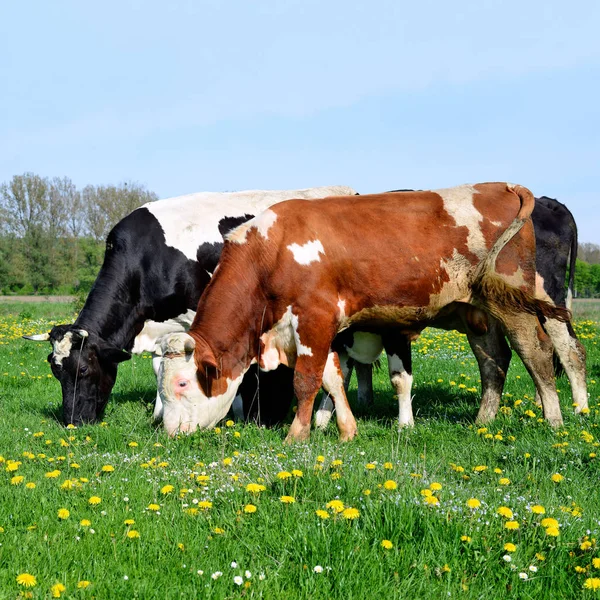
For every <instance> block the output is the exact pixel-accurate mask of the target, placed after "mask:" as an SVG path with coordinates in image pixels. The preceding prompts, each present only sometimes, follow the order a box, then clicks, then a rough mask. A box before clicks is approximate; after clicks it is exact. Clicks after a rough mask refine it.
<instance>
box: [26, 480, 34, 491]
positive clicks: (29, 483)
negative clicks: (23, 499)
mask: <svg viewBox="0 0 600 600" xmlns="http://www.w3.org/2000/svg"><path fill="white" fill-rule="evenodd" d="M25 487H26V488H27V489H28V490H34V489H35V483H33V481H28V482H27V483H26V484H25Z"/></svg>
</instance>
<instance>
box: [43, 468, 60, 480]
mask: <svg viewBox="0 0 600 600" xmlns="http://www.w3.org/2000/svg"><path fill="white" fill-rule="evenodd" d="M59 475H60V471H59V470H58V469H55V470H54V471H49V472H48V473H46V475H45V476H46V477H47V478H48V479H56V478H57V477H58V476H59Z"/></svg>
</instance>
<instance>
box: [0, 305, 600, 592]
mask: <svg viewBox="0 0 600 600" xmlns="http://www.w3.org/2000/svg"><path fill="white" fill-rule="evenodd" d="M72 313H73V311H72V308H71V307H70V305H68V304H40V305H37V304H36V305H34V304H20V305H19V304H11V303H7V304H1V305H0V398H1V409H0V410H1V411H2V412H1V415H2V417H1V419H0V440H1V441H0V455H1V456H0V463H1V464H0V467H1V468H2V470H3V473H2V475H1V476H0V599H4V598H17V597H28V598H52V597H56V598H58V597H63V598H90V599H91V598H97V599H99V600H104V599H108V598H140V599H154V598H156V599H165V598H211V599H213V598H214V599H218V598H238V597H247V598H274V599H275V598H276V599H280V598H285V599H293V598H311V599H313V600H316V599H320V598H344V599H345V600H350V599H365V598H378V597H383V598H442V597H444V598H445V597H448V596H450V597H455V596H456V597H460V598H486V600H492V599H495V598H535V599H540V598H574V597H590V598H592V597H596V598H598V597H600V492H599V484H600V478H599V476H600V456H599V455H600V448H599V446H600V443H599V442H598V437H599V435H600V432H599V428H598V424H599V423H600V348H599V345H598V340H599V334H600V329H599V321H600V303H598V302H580V303H578V304H577V306H576V317H577V321H576V329H577V332H578V334H579V337H580V339H581V340H582V341H583V343H584V344H585V345H586V347H587V351H588V384H589V391H590V409H591V410H590V412H589V414H588V415H586V416H585V417H582V416H575V415H574V413H573V409H572V406H571V399H570V389H569V384H568V381H567V380H566V378H562V379H559V380H558V388H559V390H560V397H561V405H562V410H563V416H564V418H565V427H564V428H562V429H560V430H559V431H553V430H551V429H550V428H549V427H548V426H547V425H546V424H545V422H544V421H543V420H542V418H541V414H540V409H538V408H537V407H536V406H535V404H534V402H533V400H532V399H533V395H534V389H533V384H532V382H531V379H530V378H529V376H528V375H527V373H526V371H525V369H524V368H523V366H522V364H521V363H520V361H519V359H518V358H517V357H514V359H513V363H512V365H511V368H510V372H509V378H508V382H507V386H506V390H505V396H504V401H503V406H502V408H501V412H500V414H499V416H498V418H497V419H496V421H494V422H493V423H492V424H490V425H489V426H488V427H487V428H479V427H477V426H476V425H475V424H474V418H475V415H476V413H477V408H478V398H479V390H480V384H479V378H478V370H477V366H476V363H475V360H474V358H473V356H472V354H471V352H470V350H469V347H468V344H467V342H466V339H465V338H464V337H463V336H461V335H459V334H456V333H448V332H442V331H436V330H428V331H427V332H426V334H425V335H424V336H422V338H421V339H420V340H419V342H418V343H417V344H415V347H414V351H413V353H414V357H415V359H414V376H415V382H416V386H415V389H414V394H415V400H414V407H415V417H416V426H415V428H414V429H413V430H409V431H406V430H403V431H400V432H399V431H398V430H397V428H396V426H395V419H396V418H397V405H396V403H395V401H394V398H393V396H392V392H391V390H390V387H389V382H388V381H387V369H386V368H385V365H383V368H382V369H381V370H380V371H378V372H377V373H376V375H375V386H376V389H375V401H376V403H375V407H374V408H372V409H370V410H369V411H368V413H359V414H358V415H357V416H358V417H359V438H358V439H357V440H356V441H354V442H351V443H348V444H340V443H339V442H338V441H337V429H336V428H335V425H334V424H331V425H330V426H329V428H328V430H327V431H326V432H324V433H320V432H314V431H313V434H312V438H311V440H310V443H307V444H302V445H295V446H292V447H288V446H284V445H283V443H282V442H283V438H284V437H285V434H286V431H287V425H285V426H283V427H281V428H275V429H271V430H266V429H261V428H257V427H255V426H253V425H243V424H233V423H232V422H227V423H223V425H222V426H221V427H219V428H217V429H215V430H212V431H205V432H201V433H198V434H196V435H193V436H190V437H180V438H177V439H169V438H167V437H166V436H165V434H164V433H163V431H162V430H161V429H160V428H156V427H154V426H153V425H152V422H151V415H152V413H151V402H153V398H154V395H155V389H156V388H155V382H154V377H153V374H152V369H151V361H150V360H149V358H148V357H137V358H134V359H133V360H132V361H130V362H128V363H124V364H123V365H122V366H121V368H120V371H119V378H118V381H117V385H116V387H115V390H114V393H113V397H112V400H111V402H110V403H109V407H108V409H107V412H106V416H105V421H104V422H103V423H102V424H100V425H96V426H89V427H83V428H79V429H65V428H64V427H62V426H61V425H60V423H59V422H58V421H57V417H58V416H59V414H60V413H59V408H60V385H59V383H58V382H57V381H56V380H55V379H54V378H53V377H52V376H51V375H50V369H49V366H48V364H47V362H46V356H47V354H48V352H49V348H50V346H49V344H47V343H41V344H35V343H33V342H25V341H23V340H21V339H20V336H21V335H22V334H24V333H34V332H43V331H47V330H48V329H49V327H50V325H51V323H55V322H69V321H71V320H72V317H73V314H72ZM355 395H356V392H355V385H354V384H353V387H352V388H351V393H350V402H351V403H352V402H353V400H354V399H355ZM27 575H29V577H28V576H27Z"/></svg>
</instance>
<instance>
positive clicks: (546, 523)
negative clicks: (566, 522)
mask: <svg viewBox="0 0 600 600" xmlns="http://www.w3.org/2000/svg"><path fill="white" fill-rule="evenodd" d="M541 525H542V527H560V523H559V522H558V521H557V520H556V519H553V518H552V517H546V518H545V519H542V522H541Z"/></svg>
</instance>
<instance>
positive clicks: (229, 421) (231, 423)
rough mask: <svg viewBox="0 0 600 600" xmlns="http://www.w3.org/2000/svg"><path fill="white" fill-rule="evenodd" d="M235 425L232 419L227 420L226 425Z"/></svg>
mask: <svg viewBox="0 0 600 600" xmlns="http://www.w3.org/2000/svg"><path fill="white" fill-rule="evenodd" d="M234 425H235V423H234V422H233V421H232V420H231V419H228V420H227V421H225V427H233V426H234Z"/></svg>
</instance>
